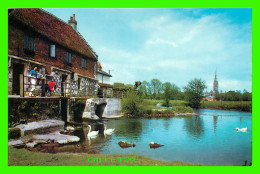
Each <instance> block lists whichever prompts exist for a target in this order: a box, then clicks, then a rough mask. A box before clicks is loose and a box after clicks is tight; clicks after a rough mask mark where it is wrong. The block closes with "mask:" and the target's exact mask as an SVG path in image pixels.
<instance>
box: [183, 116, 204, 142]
mask: <svg viewBox="0 0 260 174" xmlns="http://www.w3.org/2000/svg"><path fill="white" fill-rule="evenodd" d="M184 130H186V131H187V133H188V135H191V136H193V137H194V138H199V137H201V136H203V133H204V128H203V121H202V119H201V118H200V116H191V117H186V118H185V119H184Z"/></svg>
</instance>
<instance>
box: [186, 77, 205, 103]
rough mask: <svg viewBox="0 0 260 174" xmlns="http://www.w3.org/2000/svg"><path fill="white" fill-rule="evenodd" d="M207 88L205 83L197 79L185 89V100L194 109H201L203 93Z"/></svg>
mask: <svg viewBox="0 0 260 174" xmlns="http://www.w3.org/2000/svg"><path fill="white" fill-rule="evenodd" d="M205 88H206V85H205V81H202V80H201V79H197V78H195V79H194V80H192V81H190V82H189V83H188V85H187V86H186V87H184V92H185V99H186V100H187V101H188V104H189V105H190V106H191V107H192V108H199V107H200V101H201V100H202V98H203V91H204V89H205Z"/></svg>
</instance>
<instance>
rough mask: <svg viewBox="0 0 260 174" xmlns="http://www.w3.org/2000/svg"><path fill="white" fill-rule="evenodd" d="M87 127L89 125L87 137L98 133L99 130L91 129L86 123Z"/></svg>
mask: <svg viewBox="0 0 260 174" xmlns="http://www.w3.org/2000/svg"><path fill="white" fill-rule="evenodd" d="M88 127H89V130H88V137H94V136H97V135H98V132H99V131H91V126H90V125H88Z"/></svg>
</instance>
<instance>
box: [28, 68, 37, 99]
mask: <svg viewBox="0 0 260 174" xmlns="http://www.w3.org/2000/svg"><path fill="white" fill-rule="evenodd" d="M30 75H31V77H29V78H30V82H31V86H30V88H31V90H30V92H29V96H30V97H33V94H32V91H33V90H34V89H35V86H36V82H37V66H34V68H33V69H32V70H31V71H30Z"/></svg>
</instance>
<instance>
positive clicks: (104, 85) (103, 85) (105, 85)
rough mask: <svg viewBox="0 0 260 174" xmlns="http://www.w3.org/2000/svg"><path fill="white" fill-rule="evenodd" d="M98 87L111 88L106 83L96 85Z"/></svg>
mask: <svg viewBox="0 0 260 174" xmlns="http://www.w3.org/2000/svg"><path fill="white" fill-rule="evenodd" d="M98 85H99V86H100V87H106V88H113V86H112V85H110V84H107V83H98Z"/></svg>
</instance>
